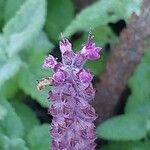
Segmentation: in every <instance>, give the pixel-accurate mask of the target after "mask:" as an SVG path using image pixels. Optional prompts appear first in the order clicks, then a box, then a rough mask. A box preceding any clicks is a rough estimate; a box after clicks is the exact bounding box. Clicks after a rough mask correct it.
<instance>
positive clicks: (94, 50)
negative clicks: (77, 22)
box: [81, 34, 101, 60]
mask: <svg viewBox="0 0 150 150" xmlns="http://www.w3.org/2000/svg"><path fill="white" fill-rule="evenodd" d="M100 50H101V48H100V47H96V46H95V43H94V42H93V36H92V35H91V34H90V35H89V38H88V41H87V43H86V44H85V46H84V47H83V49H82V50H81V54H83V55H84V56H86V57H87V58H88V59H90V60H96V59H99V58H100V54H99V53H100Z"/></svg>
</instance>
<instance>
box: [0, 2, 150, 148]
mask: <svg viewBox="0 0 150 150" xmlns="http://www.w3.org/2000/svg"><path fill="white" fill-rule="evenodd" d="M140 5H141V0H133V1H130V0H122V1H120V0H109V1H107V0H98V1H96V2H95V3H94V4H92V5H89V6H87V7H85V8H83V9H82V10H81V11H80V12H77V14H75V12H76V6H75V3H73V1H71V0H15V1H12V0H0V10H1V13H0V149H2V150H10V149H11V150H34V149H37V150H46V149H49V143H50V137H49V136H48V133H49V127H48V124H46V123H40V120H39V118H37V116H36V114H35V112H33V110H31V109H30V108H29V106H28V105H25V104H24V102H26V101H27V100H29V99H30V100H31V101H32V100H35V101H36V102H37V103H38V104H39V105H40V106H41V107H46V108H47V106H48V101H47V95H48V89H49V87H47V89H46V90H44V91H42V92H39V91H37V89H36V84H37V83H36V80H38V79H40V78H42V77H43V76H44V77H45V76H50V75H52V70H48V71H45V70H44V69H42V63H43V60H44V58H45V57H46V56H47V55H48V53H54V54H55V55H57V56H58V57H59V55H58V53H57V47H58V40H59V39H60V33H61V32H62V33H64V36H68V37H72V38H70V39H71V40H72V42H73V47H74V48H75V49H76V50H79V45H81V44H84V42H85V39H86V37H87V34H88V32H89V31H90V30H92V33H93V34H94V36H95V39H94V40H95V42H96V44H97V45H98V46H101V47H102V48H103V50H102V54H101V60H100V61H95V62H90V61H89V62H87V64H86V66H87V67H88V68H90V69H91V70H92V71H93V72H94V74H95V75H96V76H99V75H100V74H101V73H102V71H103V70H104V69H105V62H106V61H107V58H109V57H108V56H109V51H108V50H109V49H108V48H107V46H108V45H109V44H112V43H115V42H117V41H118V40H117V39H118V35H117V34H115V33H114V31H113V30H112V28H111V27H110V25H109V24H110V23H114V24H115V23H116V22H117V21H119V20H124V21H125V22H126V23H128V18H129V17H130V16H131V14H132V12H133V11H134V12H136V13H138V14H139V13H140ZM74 35H75V36H74ZM76 35H77V36H76ZM78 35H79V36H78ZM52 42H53V43H52ZM149 63H150V49H149V48H148V49H147V50H146V52H145V55H144V57H143V59H142V61H141V63H140V65H139V66H138V67H137V69H136V71H135V72H134V74H133V76H132V77H131V79H130V80H129V87H130V89H131V95H130V96H129V98H128V101H127V105H126V108H125V114H123V115H121V116H117V117H115V118H112V119H110V120H108V121H106V122H104V123H103V124H102V125H100V126H99V127H98V129H97V135H98V136H99V137H102V138H104V139H107V140H110V142H109V144H108V145H107V146H104V148H103V149H104V150H117V149H120V147H121V146H122V149H123V150H132V149H136V150H147V149H148V147H149V141H148V142H147V141H145V140H144V142H142V141H141V139H145V138H148V137H149V133H150V120H149V119H150V109H149V106H150V101H149V100H150V87H149V86H150V84H149V83H150V81H149V79H150V69H149ZM141 85H142V86H141ZM43 139H44V140H43ZM129 140H132V141H129ZM113 141H116V142H113ZM118 147H119V148H118Z"/></svg>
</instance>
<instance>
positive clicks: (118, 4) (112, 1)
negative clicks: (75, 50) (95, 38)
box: [64, 0, 141, 36]
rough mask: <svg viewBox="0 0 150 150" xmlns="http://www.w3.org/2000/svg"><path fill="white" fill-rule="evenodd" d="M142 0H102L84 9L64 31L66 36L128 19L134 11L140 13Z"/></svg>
mask: <svg viewBox="0 0 150 150" xmlns="http://www.w3.org/2000/svg"><path fill="white" fill-rule="evenodd" d="M140 4H141V0H134V1H130V0H124V1H120V0H109V1H106V0H100V1H98V2H96V3H95V4H93V5H91V6H89V7H87V8H86V9H83V11H81V12H80V13H79V14H78V15H77V16H76V18H75V19H74V20H73V21H72V22H71V24H70V25H69V26H68V27H67V28H66V30H65V31H64V36H71V35H72V34H74V33H75V32H76V31H81V30H82V31H85V30H86V31H87V30H89V29H90V28H92V29H93V28H95V27H97V26H99V25H106V24H107V23H109V22H116V21H117V20H119V19H127V18H128V17H129V16H130V15H131V14H132V12H133V11H135V12H137V13H139V11H140Z"/></svg>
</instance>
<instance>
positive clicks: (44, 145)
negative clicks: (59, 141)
mask: <svg viewBox="0 0 150 150" xmlns="http://www.w3.org/2000/svg"><path fill="white" fill-rule="evenodd" d="M50 141H51V140H50V135H49V125H48V124H44V125H41V126H38V127H35V128H34V129H33V130H32V131H31V132H30V133H29V135H28V144H29V147H30V150H36V149H37V150H48V149H50Z"/></svg>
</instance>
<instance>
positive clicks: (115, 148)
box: [100, 142, 150, 150]
mask: <svg viewBox="0 0 150 150" xmlns="http://www.w3.org/2000/svg"><path fill="white" fill-rule="evenodd" d="M149 148H150V142H112V143H110V144H108V145H106V146H104V147H102V148H101V149H100V150H120V149H121V150H149Z"/></svg>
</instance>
